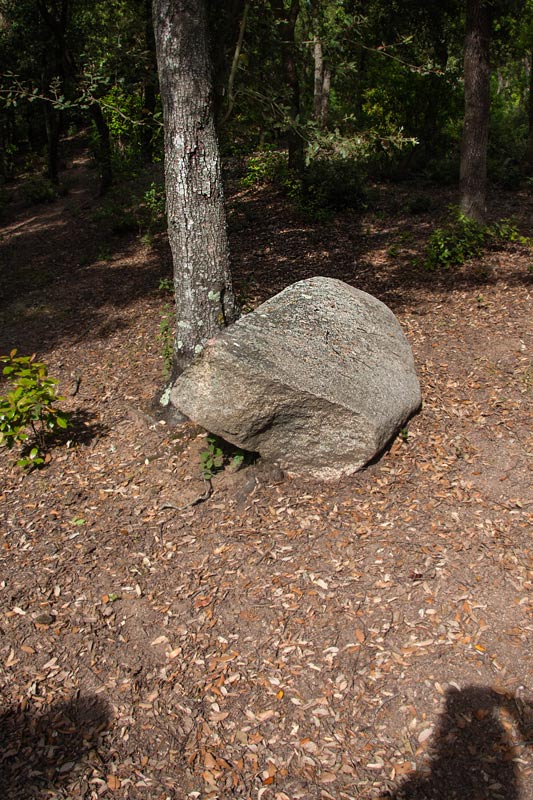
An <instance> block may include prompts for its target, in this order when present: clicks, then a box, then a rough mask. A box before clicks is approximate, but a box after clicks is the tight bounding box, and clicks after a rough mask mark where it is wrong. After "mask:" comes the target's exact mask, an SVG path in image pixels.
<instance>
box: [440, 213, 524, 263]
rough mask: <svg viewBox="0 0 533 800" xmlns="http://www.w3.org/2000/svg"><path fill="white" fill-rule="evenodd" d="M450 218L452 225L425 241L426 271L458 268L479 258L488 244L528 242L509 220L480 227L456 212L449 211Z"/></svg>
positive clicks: (477, 223)
mask: <svg viewBox="0 0 533 800" xmlns="http://www.w3.org/2000/svg"><path fill="white" fill-rule="evenodd" d="M452 214H453V217H454V218H453V219H452V221H451V222H450V223H448V224H447V225H445V226H444V227H443V228H437V229H436V230H435V231H433V233H432V235H431V237H430V239H429V244H428V248H427V251H426V261H425V265H426V267H427V268H428V269H437V268H444V269H446V268H448V267H451V266H460V265H461V264H464V263H465V261H468V260H469V259H471V258H476V257H477V256H479V255H481V253H482V252H483V250H484V249H485V247H486V246H488V245H489V244H491V243H499V242H500V243H501V242H518V243H519V244H525V245H529V244H531V240H530V239H528V238H527V237H525V236H522V235H521V234H520V232H519V230H518V227H517V225H516V223H515V222H514V221H513V220H509V219H502V220H498V221H497V222H493V223H492V224H491V225H482V224H481V223H479V222H476V221H475V220H473V219H470V217H467V216H465V215H464V214H463V213H462V212H461V211H459V210H458V209H452Z"/></svg>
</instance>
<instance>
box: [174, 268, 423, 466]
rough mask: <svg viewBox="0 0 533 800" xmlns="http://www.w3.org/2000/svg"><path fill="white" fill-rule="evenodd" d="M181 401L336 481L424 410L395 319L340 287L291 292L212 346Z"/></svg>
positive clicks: (298, 287)
mask: <svg viewBox="0 0 533 800" xmlns="http://www.w3.org/2000/svg"><path fill="white" fill-rule="evenodd" d="M171 403H172V404H173V405H174V406H175V407H176V408H178V409H179V410H180V411H181V412H182V413H183V414H186V415H187V416H188V417H190V419H192V420H194V421H195V422H197V423H198V424H200V425H202V426H203V427H204V428H206V429H207V430H209V431H210V432H212V433H215V434H217V435H219V436H222V437H223V438H224V439H226V440H227V441H229V442H232V443H233V444H235V445H237V446H239V447H242V448H244V449H246V450H253V451H257V452H259V453H260V454H261V455H262V456H263V457H264V458H265V459H268V460H270V461H274V462H276V463H277V464H279V466H280V467H281V468H282V469H284V470H287V471H288V472H289V473H292V474H298V475H305V474H308V475H312V476H315V477H318V478H323V479H333V478H336V477H339V476H341V475H350V474H352V473H353V472H355V471H356V470H358V469H360V468H361V467H363V466H364V465H365V464H366V463H367V462H368V461H370V460H371V459H372V458H374V456H376V455H377V454H378V453H379V452H380V451H381V450H382V449H383V448H384V447H385V445H386V444H387V442H388V441H389V440H390V439H391V438H392V437H393V436H394V435H395V433H397V432H398V430H399V429H400V428H401V427H403V425H404V424H405V422H406V421H407V420H408V419H409V417H410V416H412V415H413V414H414V413H415V412H416V411H417V410H418V408H419V407H420V403H421V397H420V387H419V384H418V379H417V377H416V372H415V366H414V361H413V356H412V353H411V348H410V346H409V344H408V342H407V340H406V338H405V336H404V335H403V333H402V330H401V328H400V325H399V323H398V321H397V319H396V317H395V316H394V314H393V313H392V311H391V310H390V309H389V308H388V307H387V306H386V305H384V304H383V303H382V302H380V301H379V300H377V299H376V298H375V297H372V296H371V295H369V294H366V292H361V291H359V290H358V289H354V288H353V287H351V286H348V285H347V284H345V283H343V282H342V281H339V280H334V279H332V278H322V277H317V278H310V279H309V280H305V281H299V282H298V283H295V284H293V285H292V286H289V287H287V288H286V289H284V290H283V291H282V292H280V293H279V294H278V295H276V296H275V297H272V298H271V299H270V300H268V301H267V302H266V303H263V305H261V306H259V307H258V308H257V309H256V310H255V311H254V312H252V313H251V314H247V315H246V316H244V317H242V318H241V319H239V320H238V321H237V322H236V323H235V324H233V325H231V326H230V327H229V328H227V329H226V330H225V331H224V332H223V333H222V334H221V335H220V336H219V337H217V338H216V339H213V340H211V341H210V342H208V344H207V345H206V347H205V349H204V351H203V353H202V354H201V355H200V356H199V358H198V359H196V360H195V361H194V362H193V364H191V366H190V367H189V368H188V369H186V370H185V372H183V373H182V374H181V375H180V377H179V378H178V380H177V381H176V383H175V385H174V388H173V390H172V393H171Z"/></svg>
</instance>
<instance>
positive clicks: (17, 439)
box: [0, 350, 69, 470]
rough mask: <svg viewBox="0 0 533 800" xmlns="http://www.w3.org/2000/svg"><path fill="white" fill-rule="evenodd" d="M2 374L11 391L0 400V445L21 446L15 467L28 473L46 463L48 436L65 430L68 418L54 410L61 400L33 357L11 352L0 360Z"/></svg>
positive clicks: (51, 382) (54, 382) (0, 357)
mask: <svg viewBox="0 0 533 800" xmlns="http://www.w3.org/2000/svg"><path fill="white" fill-rule="evenodd" d="M0 364H3V369H2V373H3V375H4V377H6V378H7V379H8V381H10V383H11V384H12V389H11V391H10V392H8V393H7V394H6V395H4V396H2V397H0V445H4V446H5V447H7V448H9V449H11V448H12V447H13V446H14V445H15V444H18V445H20V446H21V448H22V451H21V457H20V458H19V460H18V461H17V462H16V463H17V465H18V466H20V467H23V468H24V469H27V470H31V469H33V468H34V467H38V466H41V465H42V464H44V463H45V461H46V460H47V449H48V447H47V445H48V439H49V437H50V435H51V434H54V433H57V432H58V430H61V429H63V430H64V429H65V428H67V427H68V421H69V418H68V414H66V413H65V412H64V411H61V410H60V409H59V408H57V406H56V403H59V402H61V401H62V400H64V398H63V397H61V396H60V395H58V394H57V393H56V385H57V381H56V380H54V379H53V378H50V377H48V370H47V368H46V365H45V364H41V363H38V362H37V361H35V355H33V356H17V351H16V350H12V351H11V352H10V354H9V355H8V356H0Z"/></svg>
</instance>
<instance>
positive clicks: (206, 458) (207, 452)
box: [200, 435, 224, 480]
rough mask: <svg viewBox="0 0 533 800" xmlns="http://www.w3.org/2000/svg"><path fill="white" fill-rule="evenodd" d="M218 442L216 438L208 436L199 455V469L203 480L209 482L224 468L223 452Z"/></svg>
mask: <svg viewBox="0 0 533 800" xmlns="http://www.w3.org/2000/svg"><path fill="white" fill-rule="evenodd" d="M219 441H220V440H219V438H218V436H212V435H209V436H208V437H207V440H206V447H205V449H204V450H202V452H201V453H200V468H201V470H202V475H203V476H204V478H205V480H210V479H211V478H212V477H213V475H216V473H217V472H220V470H221V469H222V468H223V466H224V451H223V450H222V447H221V446H220V444H219Z"/></svg>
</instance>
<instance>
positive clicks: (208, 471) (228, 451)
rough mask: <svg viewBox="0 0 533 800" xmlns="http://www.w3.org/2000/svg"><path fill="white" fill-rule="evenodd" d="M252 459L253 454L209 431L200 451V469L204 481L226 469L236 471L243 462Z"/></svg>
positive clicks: (249, 461) (248, 461)
mask: <svg viewBox="0 0 533 800" xmlns="http://www.w3.org/2000/svg"><path fill="white" fill-rule="evenodd" d="M251 460H253V454H251V453H247V452H245V451H244V450H241V448H240V447H234V445H232V444H229V443H228V442H226V441H224V439H221V438H220V437H219V436H215V435H214V434H212V433H210V434H208V436H207V439H206V446H205V448H204V449H203V450H202V451H201V453H200V469H201V471H202V475H203V477H204V479H205V480H206V481H208V480H211V478H212V477H213V476H214V475H216V474H217V472H221V470H223V469H227V470H228V471H229V472H238V471H239V470H240V468H241V467H242V466H244V464H245V463H247V464H249V463H251Z"/></svg>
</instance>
